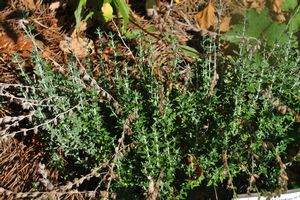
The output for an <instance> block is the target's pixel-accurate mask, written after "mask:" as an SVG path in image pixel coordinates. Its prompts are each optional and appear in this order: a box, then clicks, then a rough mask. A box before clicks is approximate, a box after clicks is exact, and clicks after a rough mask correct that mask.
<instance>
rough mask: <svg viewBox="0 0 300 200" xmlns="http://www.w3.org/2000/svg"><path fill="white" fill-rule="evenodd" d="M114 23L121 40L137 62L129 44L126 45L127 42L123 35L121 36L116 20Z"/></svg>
mask: <svg viewBox="0 0 300 200" xmlns="http://www.w3.org/2000/svg"><path fill="white" fill-rule="evenodd" d="M112 22H113V24H114V26H115V27H116V29H117V33H118V36H119V38H120V39H121V41H122V43H123V45H124V46H125V47H126V48H127V50H128V51H129V53H130V55H131V57H132V59H133V60H134V61H135V57H134V55H133V53H132V51H131V50H130V48H129V47H128V46H127V44H126V43H125V41H124V40H123V38H122V35H121V33H120V30H119V28H118V26H117V24H116V23H115V21H114V20H112Z"/></svg>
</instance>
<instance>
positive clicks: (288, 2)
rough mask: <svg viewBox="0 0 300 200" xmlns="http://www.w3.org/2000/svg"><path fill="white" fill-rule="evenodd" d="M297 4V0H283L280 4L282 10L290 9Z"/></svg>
mask: <svg viewBox="0 0 300 200" xmlns="http://www.w3.org/2000/svg"><path fill="white" fill-rule="evenodd" d="M297 5H298V0H285V1H284V2H283V4H282V5H281V10H282V11H292V10H294V9H295V8H296V6H297Z"/></svg>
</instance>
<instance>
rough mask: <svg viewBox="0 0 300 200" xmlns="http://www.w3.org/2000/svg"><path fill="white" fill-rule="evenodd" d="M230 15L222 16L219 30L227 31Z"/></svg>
mask: <svg viewBox="0 0 300 200" xmlns="http://www.w3.org/2000/svg"><path fill="white" fill-rule="evenodd" d="M230 20H231V17H227V16H225V17H223V19H222V21H221V24H220V32H227V31H229V25H230Z"/></svg>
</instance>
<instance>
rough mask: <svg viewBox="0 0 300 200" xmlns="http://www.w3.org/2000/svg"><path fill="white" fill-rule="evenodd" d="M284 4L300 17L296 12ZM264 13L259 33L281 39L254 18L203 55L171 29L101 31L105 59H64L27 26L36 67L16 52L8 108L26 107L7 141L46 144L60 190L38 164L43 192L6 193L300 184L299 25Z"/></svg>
mask: <svg viewBox="0 0 300 200" xmlns="http://www.w3.org/2000/svg"><path fill="white" fill-rule="evenodd" d="M285 5H286V4H285ZM286 7H288V8H289V9H291V10H292V11H291V12H292V14H291V16H296V15H297V12H298V11H297V10H298V8H297V7H296V6H295V7H293V6H286ZM247 12H248V11H247ZM253 12H255V11H249V13H250V14H249V13H248V14H249V15H248V16H250V17H249V18H250V19H251V17H253V18H254V17H255V16H254V14H253ZM260 15H261V16H264V17H265V20H266V21H265V23H264V21H263V22H261V24H262V25H261V26H260V27H263V28H269V29H271V28H270V27H273V29H274V27H275V28H278V31H279V32H280V34H281V35H280V36H281V37H271V36H270V35H268V34H266V35H264V33H265V32H263V31H261V33H260V34H256V32H257V30H256V29H257V27H254V28H255V30H252V29H253V27H251V23H249V22H247V20H246V19H247V18H246V19H245V20H244V21H243V23H237V25H236V26H234V27H233V28H232V31H229V32H228V33H227V34H225V35H224V36H222V37H221V35H216V34H214V35H213V34H210V33H208V35H206V36H204V37H203V38H202V39H201V40H200V39H198V40H197V42H198V46H201V48H202V49H201V50H202V51H201V54H200V53H197V56H192V57H191V56H190V54H187V51H183V50H182V47H183V45H182V44H180V43H179V42H178V40H177V38H176V37H174V36H173V35H172V34H166V35H165V36H164V37H163V38H161V39H159V40H158V39H157V38H156V37H155V35H154V36H153V34H152V33H149V32H148V31H144V30H143V31H141V30H139V31H136V32H134V35H135V37H130V38H126V36H122V35H121V31H119V29H118V27H117V26H116V29H117V30H116V29H114V30H113V31H110V32H109V31H104V30H102V29H101V28H100V29H99V28H98V29H97V31H96V37H97V39H96V41H97V42H95V45H96V49H97V51H96V53H94V54H93V56H87V57H86V58H84V59H82V58H79V57H78V56H77V55H76V54H75V53H72V52H71V51H70V52H69V53H68V54H67V55H66V59H67V62H66V63H64V64H60V63H58V62H56V61H55V59H53V58H51V59H49V57H47V55H46V56H45V54H43V52H42V51H41V47H40V45H39V44H37V43H35V42H34V41H35V40H34V35H33V31H34V30H32V29H31V28H30V26H27V25H26V24H25V22H24V21H21V26H22V28H23V29H24V31H25V32H26V34H27V36H28V37H30V38H31V40H32V41H33V43H34V45H33V46H32V47H33V48H32V49H31V56H30V63H31V65H32V66H33V67H32V68H30V69H29V70H28V66H27V62H28V60H26V59H24V58H22V57H21V56H20V55H18V54H16V55H15V56H14V63H15V65H16V71H17V72H18V77H19V79H20V80H21V83H18V84H15V83H4V82H3V83H0V95H1V102H3V104H6V105H9V106H13V107H17V109H19V110H22V112H16V114H15V115H8V114H6V115H4V116H3V117H2V118H0V124H1V125H2V129H1V132H0V134H1V139H3V140H8V139H10V138H13V137H15V138H18V139H20V140H29V142H32V141H33V140H35V141H38V143H40V144H39V145H40V148H41V149H42V151H43V152H45V159H44V160H43V162H46V164H47V167H49V168H51V169H56V170H57V171H58V173H59V176H60V177H59V181H57V182H56V183H54V182H53V181H54V180H51V176H50V175H48V174H49V173H48V172H47V170H46V168H45V165H43V164H41V163H39V165H38V167H37V168H38V169H37V171H38V173H39V174H40V177H41V178H40V179H39V180H37V179H35V180H34V183H33V184H34V190H31V191H29V192H23V193H22V192H19V193H14V192H12V191H10V190H7V189H5V188H3V187H2V185H0V186H1V188H0V189H1V193H3V194H4V195H7V197H10V196H11V195H15V197H18V198H21V197H25V196H26V197H31V198H36V197H42V198H50V199H51V198H53V199H57V198H58V199H59V198H66V199H68V198H71V197H72V195H75V198H78V199H80V198H83V199H88V198H92V199H100V198H104V199H105V198H106V199H193V198H198V197H201V198H203V199H209V198H219V199H231V198H233V197H236V196H237V194H239V193H246V192H259V193H261V194H269V195H272V194H280V193H282V192H284V191H286V190H287V189H288V188H291V187H293V186H296V187H297V184H299V183H297V182H291V181H289V180H291V179H292V177H290V176H289V170H290V169H291V168H292V167H293V166H297V165H299V139H300V138H299V137H300V136H299V121H300V119H299V118H300V117H299V112H300V107H299V105H300V99H299V97H300V90H299V88H300V87H299V84H300V82H299V60H300V56H299V51H298V42H297V38H296V36H297V31H296V30H297V29H295V28H290V26H293V27H294V26H299V25H297V23H296V22H297V20H295V21H294V22H293V23H287V24H281V25H280V24H276V23H275V22H272V21H271V18H270V16H269V14H268V12H267V11H266V10H264V11H262V12H261V13H260ZM245 16H246V17H247V13H245ZM249 18H248V19H249ZM260 19H262V18H260ZM292 19H293V18H292ZM250 22H251V21H250ZM291 24H292V25H291ZM240 29H242V30H244V32H242V34H237V33H240V32H241V31H237V30H240ZM253 32H255V34H252V33H253ZM258 32H259V31H258ZM129 33H130V32H129ZM131 33H132V32H131ZM282 39H284V42H282ZM270 41H271V42H270ZM224 43H225V44H226V45H228V44H230V45H232V46H230V47H232V49H233V50H232V51H230V52H227V51H225V50H224V48H223V45H224ZM162 47H163V48H164V49H166V50H165V51H159V50H160V49H161V48H162ZM185 48H188V47H185ZM188 50H191V51H193V52H194V51H195V50H194V49H188ZM157 51H159V52H160V53H162V55H158V54H157ZM124 55H126V56H124ZM193 55H194V54H193ZM37 162H38V161H37ZM73 198H74V196H73Z"/></svg>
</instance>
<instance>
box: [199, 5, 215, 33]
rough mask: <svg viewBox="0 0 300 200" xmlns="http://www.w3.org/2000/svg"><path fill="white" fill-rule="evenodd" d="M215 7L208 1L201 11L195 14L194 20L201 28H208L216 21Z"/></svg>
mask: <svg viewBox="0 0 300 200" xmlns="http://www.w3.org/2000/svg"><path fill="white" fill-rule="evenodd" d="M216 19H217V17H216V15H215V7H214V6H213V5H212V3H209V4H208V5H207V6H206V7H205V8H204V9H203V10H202V11H200V12H199V13H197V14H196V15H195V20H196V21H197V23H198V25H199V27H200V28H202V29H206V30H207V29H209V28H210V27H211V26H213V25H214V24H215V22H216Z"/></svg>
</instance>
